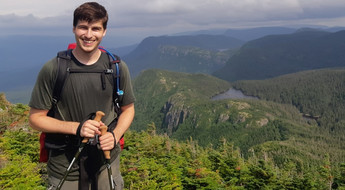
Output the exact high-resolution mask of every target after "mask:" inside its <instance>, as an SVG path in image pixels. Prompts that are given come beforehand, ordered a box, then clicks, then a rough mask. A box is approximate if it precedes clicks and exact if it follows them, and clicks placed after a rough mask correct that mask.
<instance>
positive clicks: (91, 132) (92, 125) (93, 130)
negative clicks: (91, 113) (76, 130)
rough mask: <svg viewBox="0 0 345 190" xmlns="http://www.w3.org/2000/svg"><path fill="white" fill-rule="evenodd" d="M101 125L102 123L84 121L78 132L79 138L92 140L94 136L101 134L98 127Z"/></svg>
mask: <svg viewBox="0 0 345 190" xmlns="http://www.w3.org/2000/svg"><path fill="white" fill-rule="evenodd" d="M101 125H102V123H101V122H98V121H94V120H87V121H85V122H84V124H83V126H82V128H81V130H80V136H82V137H89V138H92V137H94V136H95V135H96V134H101V132H100V131H99V127H100V126H101ZM103 125H104V124H103Z"/></svg>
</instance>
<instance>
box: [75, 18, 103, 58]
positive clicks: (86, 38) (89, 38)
mask: <svg viewBox="0 0 345 190" xmlns="http://www.w3.org/2000/svg"><path fill="white" fill-rule="evenodd" d="M73 33H74V35H75V39H76V43H77V48H80V49H81V50H82V51H84V52H86V53H90V52H92V51H94V50H96V49H98V46H99V44H100V43H101V41H102V39H103V37H104V36H105V34H106V30H105V29H104V28H103V23H102V21H96V22H92V23H89V22H87V21H78V24H77V26H75V27H73Z"/></svg>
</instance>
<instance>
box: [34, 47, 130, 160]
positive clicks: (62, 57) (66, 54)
mask: <svg viewBox="0 0 345 190" xmlns="http://www.w3.org/2000/svg"><path fill="white" fill-rule="evenodd" d="M75 47H76V44H75V43H72V44H69V46H68V50H65V51H61V52H58V54H57V59H58V62H57V63H58V70H57V78H56V82H55V85H54V89H53V98H52V107H51V109H50V110H49V111H48V114H47V115H48V116H54V112H55V110H56V109H57V103H58V102H59V100H60V95H61V91H62V89H63V86H64V83H65V79H66V78H67V75H68V73H67V69H69V68H67V62H68V61H70V60H71V53H72V49H74V48H75ZM99 49H100V50H101V51H102V52H106V53H107V54H108V57H109V60H110V62H109V69H107V70H105V71H102V72H105V73H106V74H112V76H113V77H112V78H113V88H114V90H113V103H114V109H115V112H116V113H117V115H118V116H119V115H120V114H121V109H120V106H119V103H118V101H119V96H122V95H123V91H122V90H120V87H119V85H120V82H119V81H120V75H119V63H120V62H121V59H120V57H118V56H116V55H114V54H112V53H110V52H109V51H108V50H106V49H104V48H103V47H101V46H100V47H99ZM69 72H71V71H70V70H69ZM72 72H73V71H72ZM74 72H77V71H74ZM96 72H100V71H96ZM117 118H118V117H117ZM117 118H116V119H115V120H114V121H113V122H112V123H111V124H110V125H112V124H113V127H115V125H116V122H117ZM113 129H114V128H112V129H110V127H109V130H113ZM63 136H66V135H61V134H51V133H45V132H42V133H41V135H40V158H39V161H40V162H47V161H48V157H49V156H48V155H49V153H48V148H61V146H60V145H55V144H52V143H51V142H52V141H54V140H56V139H59V138H61V137H62V138H64V137H63ZM49 139H50V140H49ZM119 143H120V146H121V149H123V148H124V137H123V136H122V137H121V139H120V140H119Z"/></svg>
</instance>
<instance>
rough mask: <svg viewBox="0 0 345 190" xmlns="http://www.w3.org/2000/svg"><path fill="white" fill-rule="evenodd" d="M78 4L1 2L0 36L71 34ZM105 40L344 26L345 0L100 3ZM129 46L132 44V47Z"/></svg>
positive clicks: (63, 0) (72, 0) (70, 0)
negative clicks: (105, 13) (106, 20)
mask: <svg viewBox="0 0 345 190" xmlns="http://www.w3.org/2000/svg"><path fill="white" fill-rule="evenodd" d="M83 2H85V1H82V0H56V1H48V0H30V1H28V0H0V5H1V6H0V23H1V26H0V27H1V30H0V35H9V34H32V33H34V34H38V35H42V34H48V35H71V30H72V29H71V28H72V14H73V10H74V9H75V8H76V7H77V6H78V5H80V4H81V3H83ZM97 2H99V3H101V4H102V5H104V6H105V7H106V9H107V10H108V13H109V16H110V20H109V26H108V33H107V35H112V36H119V37H120V36H121V37H123V38H124V39H128V43H133V42H134V41H136V40H139V39H142V38H144V37H147V36H152V35H165V34H173V33H178V32H185V31H193V30H207V29H224V28H247V27H261V26H298V25H323V26H329V27H333V26H345V11H344V10H345V1H344V0H329V1H325V0H121V1H120V0H99V1H97ZM132 41H133V42H132Z"/></svg>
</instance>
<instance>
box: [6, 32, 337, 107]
mask: <svg viewBox="0 0 345 190" xmlns="http://www.w3.org/2000/svg"><path fill="white" fill-rule="evenodd" d="M341 29H342V28H328V29H324V31H314V30H310V31H304V32H297V33H295V31H296V30H298V29H294V28H285V27H263V28H255V29H243V30H238V29H236V30H234V29H229V30H224V31H222V32H221V33H219V31H218V34H216V33H215V32H212V31H211V30H210V31H199V32H193V33H191V32H189V35H186V34H184V35H177V36H176V35H175V36H159V37H148V38H146V39H144V40H143V41H142V42H141V43H139V45H133V46H128V47H123V48H112V47H107V48H108V49H110V50H111V51H112V52H115V53H116V52H118V53H117V54H119V55H120V56H121V57H122V58H123V59H124V60H125V61H126V62H127V64H128V65H129V67H130V69H131V72H132V76H133V77H135V76H136V75H137V74H139V73H140V71H142V70H145V69H150V68H159V69H167V70H172V71H181V72H190V73H208V74H212V73H213V72H215V76H218V77H221V78H223V79H226V80H229V81H233V80H241V79H249V78H248V75H249V73H250V72H252V73H253V74H254V75H250V77H251V78H253V79H259V78H265V77H272V76H276V75H279V74H284V72H285V73H286V72H295V71H298V70H301V69H302V70H305V69H313V68H322V67H326V66H341V63H334V62H337V60H338V59H342V57H341V55H340V52H343V49H344V47H343V46H342V45H341V42H342V41H341V40H342V39H343V35H344V32H337V33H332V32H333V31H339V30H341ZM327 30H328V31H331V32H327ZM267 35H274V36H267ZM253 39H256V40H253ZM0 40H1V41H2V42H3V43H1V44H0V47H1V50H2V51H1V52H0V56H1V57H2V60H1V62H0V65H1V70H0V92H6V94H7V98H8V99H9V100H10V101H11V102H14V103H15V102H23V103H27V101H28V98H27V97H28V96H29V93H28V92H27V91H28V90H29V91H30V89H31V88H32V85H33V83H34V81H35V79H36V76H37V73H38V71H39V69H40V68H41V67H42V65H43V64H44V63H45V62H46V61H47V60H49V59H51V58H52V57H54V56H55V55H56V52H58V51H60V50H62V49H65V48H66V47H67V45H68V44H69V43H70V42H73V41H74V40H73V36H68V37H66V36H2V37H0ZM107 40H108V41H107V44H110V42H111V41H112V39H111V38H108V39H107ZM248 40H253V41H248ZM318 40H320V41H318ZM247 41H248V42H247ZM286 42H289V43H286ZM333 42H334V43H333ZM302 45H303V46H302ZM253 47H255V48H256V49H255V51H254V50H253ZM272 50H274V51H272ZM323 50H327V51H325V52H323ZM320 51H321V52H323V54H320ZM327 52H328V53H327ZM261 53H263V54H264V57H262V56H261V57H260V54H261ZM304 53H306V54H304ZM234 54H235V56H232V55H234ZM295 55H296V56H297V57H293V56H295ZM298 55H300V56H298ZM315 55H318V56H321V55H323V57H327V59H329V57H331V58H332V60H327V61H326V62H327V64H326V62H325V61H320V59H319V58H315ZM265 59H267V60H268V61H267V62H273V63H275V64H273V63H272V67H269V68H270V69H267V68H265V67H263V68H262V70H260V72H256V66H258V67H261V66H262V64H266V62H264V60H265ZM298 59H299V60H298ZM312 59H316V60H318V62H319V63H317V64H315V65H314V64H313V63H314V61H313V60H312ZM325 59H326V58H325ZM277 60H279V63H278V62H276V61H277ZM304 60H306V62H305V63H307V64H309V66H306V65H301V64H300V62H298V61H304ZM290 61H293V63H290ZM242 64H243V67H242ZM224 66H225V67H224ZM223 67H224V68H223ZM248 68H249V71H250V72H248V71H247V70H245V69H248ZM275 68H284V69H283V70H284V72H282V71H279V69H278V70H277V69H276V70H275ZM236 69H237V70H236ZM253 70H254V71H253ZM275 72H276V73H275ZM259 73H260V76H255V74H256V75H259ZM229 77H230V78H229ZM257 77H258V78H257ZM22 90H24V91H25V92H27V93H26V94H25V95H23V92H22ZM17 92H18V93H17Z"/></svg>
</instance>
